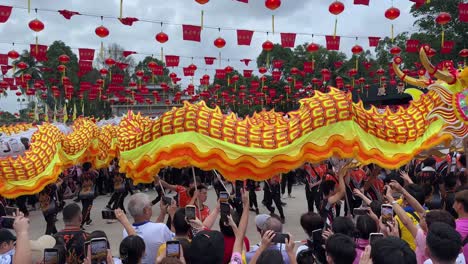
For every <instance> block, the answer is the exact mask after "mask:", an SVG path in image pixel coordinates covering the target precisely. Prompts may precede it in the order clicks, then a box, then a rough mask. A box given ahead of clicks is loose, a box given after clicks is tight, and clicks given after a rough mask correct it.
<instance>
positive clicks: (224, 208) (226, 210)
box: [221, 203, 231, 223]
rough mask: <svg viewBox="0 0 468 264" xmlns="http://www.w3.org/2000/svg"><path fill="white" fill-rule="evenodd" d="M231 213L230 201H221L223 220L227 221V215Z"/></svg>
mask: <svg viewBox="0 0 468 264" xmlns="http://www.w3.org/2000/svg"><path fill="white" fill-rule="evenodd" d="M228 215H231V206H230V205H229V204H228V203H221V221H222V222H223V223H227V222H228V219H227V216H228Z"/></svg>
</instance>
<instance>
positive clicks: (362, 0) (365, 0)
mask: <svg viewBox="0 0 468 264" xmlns="http://www.w3.org/2000/svg"><path fill="white" fill-rule="evenodd" d="M369 2H370V0H354V4H355V5H366V6H368V5H369Z"/></svg>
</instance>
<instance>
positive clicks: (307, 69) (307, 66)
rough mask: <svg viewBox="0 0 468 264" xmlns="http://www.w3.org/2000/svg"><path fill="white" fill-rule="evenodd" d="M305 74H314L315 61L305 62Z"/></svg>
mask: <svg viewBox="0 0 468 264" xmlns="http://www.w3.org/2000/svg"><path fill="white" fill-rule="evenodd" d="M304 72H305V73H313V72H314V62H313V61H305V62H304Z"/></svg>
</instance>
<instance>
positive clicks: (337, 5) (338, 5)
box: [328, 1, 345, 37]
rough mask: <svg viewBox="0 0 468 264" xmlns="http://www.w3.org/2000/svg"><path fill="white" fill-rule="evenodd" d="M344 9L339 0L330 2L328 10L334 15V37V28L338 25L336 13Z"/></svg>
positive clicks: (334, 35)
mask: <svg viewBox="0 0 468 264" xmlns="http://www.w3.org/2000/svg"><path fill="white" fill-rule="evenodd" d="M344 9H345V6H344V4H343V3H341V2H340V1H335V2H333V3H331V4H330V6H329V7H328V11H329V12H330V13H332V14H333V15H335V29H334V30H333V37H336V29H337V27H338V15H339V14H341V13H342V12H343V11H344Z"/></svg>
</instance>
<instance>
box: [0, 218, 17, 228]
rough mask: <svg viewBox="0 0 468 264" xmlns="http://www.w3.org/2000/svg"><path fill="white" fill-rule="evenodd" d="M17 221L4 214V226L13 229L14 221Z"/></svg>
mask: <svg viewBox="0 0 468 264" xmlns="http://www.w3.org/2000/svg"><path fill="white" fill-rule="evenodd" d="M14 222H15V218H13V217H8V216H2V227H3V228H7V229H13V223H14Z"/></svg>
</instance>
